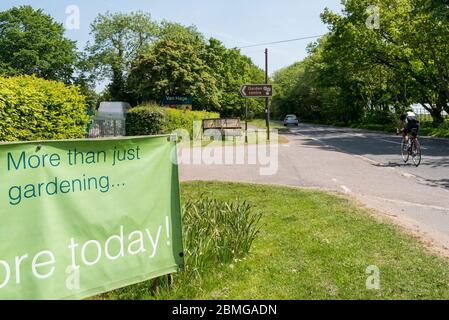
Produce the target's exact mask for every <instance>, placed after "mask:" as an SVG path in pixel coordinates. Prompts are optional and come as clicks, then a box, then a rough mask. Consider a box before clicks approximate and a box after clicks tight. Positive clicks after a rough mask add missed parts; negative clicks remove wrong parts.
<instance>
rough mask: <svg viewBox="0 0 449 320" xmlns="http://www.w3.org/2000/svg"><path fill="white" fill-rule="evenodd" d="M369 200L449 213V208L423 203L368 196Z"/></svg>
mask: <svg viewBox="0 0 449 320" xmlns="http://www.w3.org/2000/svg"><path fill="white" fill-rule="evenodd" d="M368 198H373V199H377V200H381V201H387V202H393V203H398V204H402V205H405V206H414V207H420V208H428V209H434V210H439V211H448V212H449V208H445V207H440V206H434V205H427V204H421V203H415V202H409V201H403V200H394V199H386V198H381V197H376V196H368Z"/></svg>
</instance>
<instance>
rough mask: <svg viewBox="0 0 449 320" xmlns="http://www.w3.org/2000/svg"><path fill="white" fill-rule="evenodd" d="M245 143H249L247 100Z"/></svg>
mask: <svg viewBox="0 0 449 320" xmlns="http://www.w3.org/2000/svg"><path fill="white" fill-rule="evenodd" d="M245 143H246V144H247V143H248V101H247V100H246V99H245Z"/></svg>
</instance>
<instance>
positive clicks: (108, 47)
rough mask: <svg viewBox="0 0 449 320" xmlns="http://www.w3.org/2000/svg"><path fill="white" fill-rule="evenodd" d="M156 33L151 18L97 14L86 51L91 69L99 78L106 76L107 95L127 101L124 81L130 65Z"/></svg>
mask: <svg viewBox="0 0 449 320" xmlns="http://www.w3.org/2000/svg"><path fill="white" fill-rule="evenodd" d="M158 34H159V27H158V24H157V23H156V22H154V21H153V20H152V19H151V15H150V14H148V13H143V12H132V13H130V14H124V13H109V12H108V13H106V14H100V15H99V16H98V17H97V18H96V19H95V21H94V22H93V23H92V25H91V35H92V36H93V37H94V40H93V43H88V45H87V48H86V51H87V52H88V60H89V62H90V64H91V68H92V69H93V70H95V73H96V74H97V75H99V76H103V77H109V78H110V79H111V83H110V85H109V88H108V89H109V95H110V96H111V98H112V99H114V100H124V99H126V97H127V95H126V78H127V74H128V72H129V68H130V66H131V63H132V61H133V60H134V59H136V57H138V56H139V54H141V53H142V52H144V51H145V50H147V49H148V48H149V46H150V44H151V43H152V42H153V41H154V40H155V39H156V37H157V36H158Z"/></svg>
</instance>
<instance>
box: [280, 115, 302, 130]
mask: <svg viewBox="0 0 449 320" xmlns="http://www.w3.org/2000/svg"><path fill="white" fill-rule="evenodd" d="M284 126H286V127H288V126H299V120H298V118H297V117H296V116H295V115H294V114H288V115H287V116H285V119H284Z"/></svg>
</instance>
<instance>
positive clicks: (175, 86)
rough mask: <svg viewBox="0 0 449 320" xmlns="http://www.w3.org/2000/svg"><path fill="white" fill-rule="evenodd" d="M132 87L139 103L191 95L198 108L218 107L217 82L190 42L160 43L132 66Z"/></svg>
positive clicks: (167, 40) (131, 89)
mask: <svg viewBox="0 0 449 320" xmlns="http://www.w3.org/2000/svg"><path fill="white" fill-rule="evenodd" d="M129 88H130V92H131V93H132V94H133V96H134V97H135V98H137V102H144V101H151V100H152V101H157V102H159V101H161V100H162V98H163V97H164V96H166V95H188V96H192V97H193V98H194V107H195V108H199V109H214V107H216V106H217V105H218V104H219V101H218V97H217V94H216V93H217V88H216V80H215V78H214V76H213V74H212V73H211V70H210V68H209V66H208V65H207V64H206V63H205V62H204V61H203V60H202V59H201V56H200V52H199V51H198V50H197V48H196V47H195V46H194V45H193V44H191V43H189V42H183V41H177V42H175V41H174V40H171V39H163V40H159V41H157V42H156V43H155V44H154V45H153V46H152V47H151V49H150V50H149V51H148V52H147V53H145V54H143V55H141V56H140V57H139V58H138V59H137V60H136V62H135V64H134V65H133V68H132V71H131V74H130V77H129Z"/></svg>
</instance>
